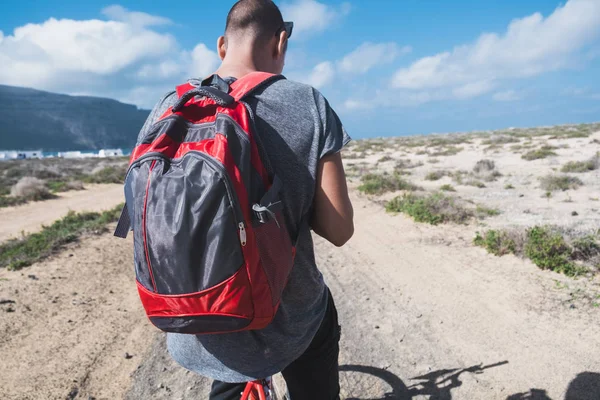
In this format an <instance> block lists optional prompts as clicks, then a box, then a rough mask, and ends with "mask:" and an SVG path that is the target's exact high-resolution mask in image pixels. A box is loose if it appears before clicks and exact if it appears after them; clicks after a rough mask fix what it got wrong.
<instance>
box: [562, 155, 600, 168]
mask: <svg viewBox="0 0 600 400" xmlns="http://www.w3.org/2000/svg"><path fill="white" fill-rule="evenodd" d="M598 168H600V153H596V155H595V156H594V157H592V158H591V159H589V160H587V161H570V162H568V163H566V164H565V165H563V167H562V168H561V172H576V173H584V172H590V171H595V170H597V169H598Z"/></svg>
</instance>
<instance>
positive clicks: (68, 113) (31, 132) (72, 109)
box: [0, 85, 149, 151]
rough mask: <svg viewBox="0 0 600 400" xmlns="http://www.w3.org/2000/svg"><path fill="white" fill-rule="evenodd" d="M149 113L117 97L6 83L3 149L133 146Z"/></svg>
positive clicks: (0, 114) (2, 90)
mask: <svg viewBox="0 0 600 400" xmlns="http://www.w3.org/2000/svg"><path fill="white" fill-rule="evenodd" d="M148 114H149V111H148V110H140V109H138V108H137V107H136V106H133V105H130V104H123V103H120V102H118V101H116V100H111V99H104V98H97V97H84V96H67V95H63V94H56V93H49V92H43V91H39V90H34V89H27V88H21V87H13V86H4V85H0V149H5V150H9V149H19V150H29V149H43V150H44V151H58V150H88V149H100V148H131V147H133V145H134V144H135V139H136V137H137V134H138V132H139V130H140V128H141V127H142V125H143V124H144V121H145V120H146V117H147V116H148Z"/></svg>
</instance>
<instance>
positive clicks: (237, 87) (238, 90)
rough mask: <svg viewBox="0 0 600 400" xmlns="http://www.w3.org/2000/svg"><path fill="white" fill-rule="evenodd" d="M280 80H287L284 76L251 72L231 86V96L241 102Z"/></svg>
mask: <svg viewBox="0 0 600 400" xmlns="http://www.w3.org/2000/svg"><path fill="white" fill-rule="evenodd" d="M280 79H285V77H284V76H283V75H275V74H269V73H268V72H251V73H249V74H248V75H246V76H244V77H242V78H240V79H238V80H236V81H235V82H233V83H232V84H231V91H230V92H229V95H230V96H233V98H235V100H236V101H240V100H243V99H244V98H245V97H248V96H251V95H252V94H253V93H254V92H256V91H257V90H259V89H261V88H263V87H265V86H266V85H268V84H270V83H272V82H275V81H278V80H280Z"/></svg>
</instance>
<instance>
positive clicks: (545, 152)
mask: <svg viewBox="0 0 600 400" xmlns="http://www.w3.org/2000/svg"><path fill="white" fill-rule="evenodd" d="M555 149H556V147H553V146H542V147H541V148H539V149H537V150H531V151H528V152H527V153H525V154H523V155H522V156H521V158H522V159H524V160H527V161H533V160H540V159H542V158H547V157H550V156H555V155H557V154H556V153H555V152H554V151H553V150H555Z"/></svg>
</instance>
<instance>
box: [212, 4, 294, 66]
mask: <svg viewBox="0 0 600 400" xmlns="http://www.w3.org/2000/svg"><path fill="white" fill-rule="evenodd" d="M292 27H293V25H292V24H291V23H286V22H284V21H283V17H282V16H281V12H280V11H279V8H278V7H277V6H276V5H275V3H273V1H271V0H240V1H238V2H237V3H235V5H234V6H233V7H232V8H231V10H230V11H229V15H228V16H227V24H226V26H225V35H224V36H221V37H219V40H218V41H217V48H218V51H219V56H220V57H221V59H222V60H223V61H224V62H228V63H232V64H240V63H241V64H252V65H251V66H250V65H248V67H253V68H256V69H258V70H260V71H263V72H271V73H274V74H280V73H281V72H282V71H283V66H284V63H285V53H286V50H287V44H288V43H287V41H288V39H289V36H290V35H291V33H292Z"/></svg>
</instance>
